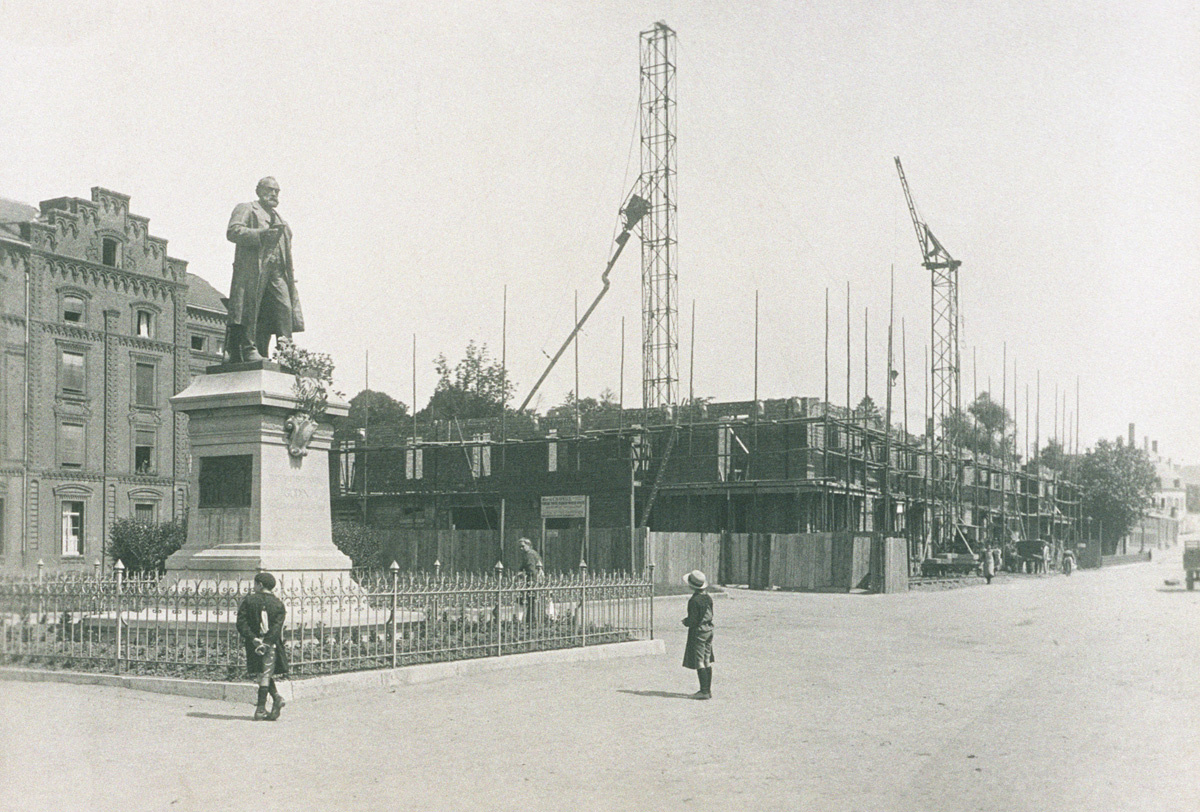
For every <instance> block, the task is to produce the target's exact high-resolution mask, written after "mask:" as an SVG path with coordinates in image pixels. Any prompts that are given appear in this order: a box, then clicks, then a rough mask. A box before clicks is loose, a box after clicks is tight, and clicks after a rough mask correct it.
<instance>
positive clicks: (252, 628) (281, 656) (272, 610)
mask: <svg viewBox="0 0 1200 812" xmlns="http://www.w3.org/2000/svg"><path fill="white" fill-rule="evenodd" d="M274 589H275V576H274V575H272V574H271V573H269V572H260V573H259V574H258V575H255V576H254V591H253V592H251V593H250V594H249V595H247V596H246V597H245V598H243V599H242V603H241V605H240V606H238V613H237V630H238V634H240V635H241V637H242V641H243V642H245V644H246V671H248V672H249V674H250V676H251V677H252V678H254V679H256V680H257V681H258V704H257V705H256V706H255V708H254V720H255V721H256V722H257V721H262V720H264V719H265V720H267V721H270V722H273V721H275V720H276V719H278V718H279V713H280V711H282V710H283V705H284V701H283V697H282V696H280V695H279V689H278V688H276V686H275V675H276V674H279V675H281V676H282V675H284V674H286V673H287V671H288V662H287V655H286V653H285V652H284V650H283V619H284V618H285V617H286V616H287V609H285V608H284V606H283V602H282V601H281V600H279V598H277V597H275V593H274V592H273V591H272V590H274ZM268 694H269V695H270V696H271V711H270V712H269V713H268V712H267V695H268Z"/></svg>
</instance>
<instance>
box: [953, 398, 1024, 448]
mask: <svg viewBox="0 0 1200 812" xmlns="http://www.w3.org/2000/svg"><path fill="white" fill-rule="evenodd" d="M1011 425H1013V419H1012V417H1011V416H1010V415H1009V413H1008V410H1007V409H1005V408H1004V407H1003V406H1001V405H1000V404H999V403H997V402H996V401H994V400H992V396H991V395H989V394H988V393H987V392H980V393H979V395H978V396H977V397H976V398H975V400H974V401H973V402H972V403H971V405H970V406H968V407H967V410H966V411H965V412H963V411H959V410H958V409H955V410H954V411H952V412H951V413H950V414H948V415H947V416H946V417H945V418H943V420H942V432H943V434H944V435H945V437H946V438H947V439H948V440H949V441H950V442H951V443H953V444H955V445H958V446H959V447H961V448H968V449H970V450H971V451H974V452H975V453H976V454H989V455H992V456H997V457H998V456H1012V453H1013V448H1012V438H1011V437H1010V436H1009V434H1008V428H1009V426H1011Z"/></svg>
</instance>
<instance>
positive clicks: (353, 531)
mask: <svg viewBox="0 0 1200 812" xmlns="http://www.w3.org/2000/svg"><path fill="white" fill-rule="evenodd" d="M333 543H334V545H335V546H336V547H337V548H338V549H339V550H341V551H342V552H343V553H345V554H346V555H348V556H350V562H351V563H352V564H353V565H354V566H355V567H363V568H366V569H381V568H384V567H387V566H389V565H390V564H391V563H392V557H391V555H389V554H388V551H387V550H386V549H385V547H384V544H383V541H382V540H381V539H380V537H379V534H378V533H377V532H376V531H375V530H374V529H373V528H371V527H368V526H367V525H365V524H362V523H361V522H334V523H333Z"/></svg>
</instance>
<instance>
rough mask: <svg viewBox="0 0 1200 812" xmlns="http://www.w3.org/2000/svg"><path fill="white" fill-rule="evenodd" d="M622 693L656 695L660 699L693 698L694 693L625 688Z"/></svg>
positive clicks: (621, 690)
mask: <svg viewBox="0 0 1200 812" xmlns="http://www.w3.org/2000/svg"><path fill="white" fill-rule="evenodd" d="M620 693H623V694H632V695H634V696H655V697H658V698H660V699H691V698H692V696H693V695H692V694H680V693H675V692H672V691H630V690H627V689H625V688H621V689H620Z"/></svg>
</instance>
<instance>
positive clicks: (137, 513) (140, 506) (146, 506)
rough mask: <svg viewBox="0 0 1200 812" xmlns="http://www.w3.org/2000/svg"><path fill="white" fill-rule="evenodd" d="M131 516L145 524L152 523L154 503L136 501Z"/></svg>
mask: <svg viewBox="0 0 1200 812" xmlns="http://www.w3.org/2000/svg"><path fill="white" fill-rule="evenodd" d="M133 518H134V519H135V520H136V521H139V522H145V523H146V524H154V503H152V502H138V503H137V504H135V505H134V506H133Z"/></svg>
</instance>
